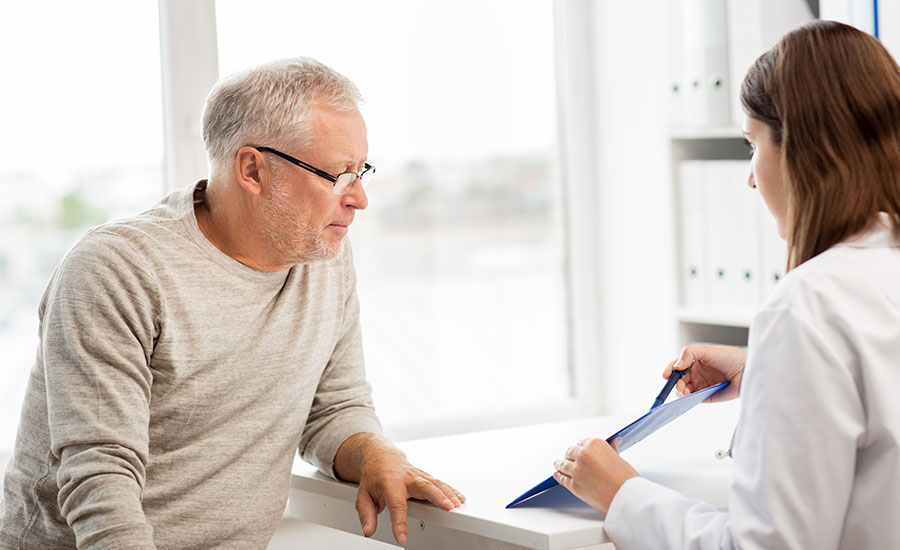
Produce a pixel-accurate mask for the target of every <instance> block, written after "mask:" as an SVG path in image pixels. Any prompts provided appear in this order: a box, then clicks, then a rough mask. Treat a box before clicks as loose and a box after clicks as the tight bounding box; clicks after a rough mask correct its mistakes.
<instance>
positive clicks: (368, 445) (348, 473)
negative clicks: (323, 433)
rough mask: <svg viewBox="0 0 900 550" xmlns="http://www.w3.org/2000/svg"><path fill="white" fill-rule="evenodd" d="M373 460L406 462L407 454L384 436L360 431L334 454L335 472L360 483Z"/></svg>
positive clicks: (339, 477) (344, 479)
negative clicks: (367, 466) (368, 464)
mask: <svg viewBox="0 0 900 550" xmlns="http://www.w3.org/2000/svg"><path fill="white" fill-rule="evenodd" d="M371 460H396V461H398V462H406V455H404V454H403V452H402V451H400V449H398V448H397V447H395V446H394V444H393V443H391V442H390V441H389V440H388V439H387V438H385V437H383V436H380V435H375V434H371V433H358V434H356V435H353V436H350V437H348V438H347V440H346V441H344V443H343V444H341V446H340V447H339V448H338V451H337V454H335V455H334V473H335V475H336V476H337V477H338V479H341V480H343V481H350V482H353V483H359V481H360V480H361V479H362V475H363V472H365V468H366V465H367V462H369V461H371Z"/></svg>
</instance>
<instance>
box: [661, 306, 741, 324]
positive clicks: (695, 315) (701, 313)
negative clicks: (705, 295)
mask: <svg viewBox="0 0 900 550" xmlns="http://www.w3.org/2000/svg"><path fill="white" fill-rule="evenodd" d="M753 315H754V311H753V310H747V311H710V310H703V309H694V308H679V309H678V320H679V321H681V322H684V323H699V324H703V325H721V326H726V327H738V328H748V327H749V326H750V321H751V320H752V319H753Z"/></svg>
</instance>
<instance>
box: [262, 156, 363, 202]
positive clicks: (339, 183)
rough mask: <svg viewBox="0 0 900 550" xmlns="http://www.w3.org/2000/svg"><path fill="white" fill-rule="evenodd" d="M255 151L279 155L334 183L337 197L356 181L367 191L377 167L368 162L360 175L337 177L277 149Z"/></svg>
mask: <svg viewBox="0 0 900 550" xmlns="http://www.w3.org/2000/svg"><path fill="white" fill-rule="evenodd" d="M254 149H256V150H257V151H264V152H266V153H272V154H273V155H278V156H279V157H281V158H283V159H284V160H286V161H288V162H290V163H291V164H296V165H297V166H299V167H300V168H303V169H304V170H306V171H308V172H312V173H313V174H315V175H317V176H319V177H321V178H325V179H327V180H328V181H330V182H331V183H332V186H331V192H332V193H334V194H335V195H340V194H342V193H343V192H344V190H346V189H347V188H348V187H350V185H351V184H353V182H355V181H356V180H359V182H360V183H361V184H362V186H363V189H365V187H366V186H367V185H369V182H370V181H372V176H373V175H375V167H374V166H372V165H371V164H369V163H368V162H367V163H365V164H364V165H363V169H362V171H361V172H358V173H357V172H344V173H343V174H338V175H336V176H335V175H332V174H329V173H328V172H326V171H325V170H319V169H318V168H316V167H315V166H313V165H311V164H306V163H305V162H303V161H302V160H299V159H295V158H294V157H292V156H290V155H288V154H287V153H282V152H281V151H279V150H277V149H272V148H271V147H254Z"/></svg>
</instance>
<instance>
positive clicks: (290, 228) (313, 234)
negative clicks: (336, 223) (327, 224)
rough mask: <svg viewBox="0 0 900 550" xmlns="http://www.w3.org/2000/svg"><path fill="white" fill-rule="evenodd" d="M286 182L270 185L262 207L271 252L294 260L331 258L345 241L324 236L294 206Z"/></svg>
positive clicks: (308, 260) (266, 236)
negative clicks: (331, 240)
mask: <svg viewBox="0 0 900 550" xmlns="http://www.w3.org/2000/svg"><path fill="white" fill-rule="evenodd" d="M284 185H285V184H284V183H282V182H279V183H276V184H275V185H273V186H272V187H271V189H270V193H271V196H270V197H269V200H268V201H266V202H265V203H263V208H262V235H263V239H264V240H265V241H266V243H267V244H268V245H269V247H270V248H271V250H272V253H273V254H275V255H277V256H279V257H280V258H283V259H284V260H287V262H288V263H294V264H305V263H310V262H315V261H319V260H329V259H331V258H334V257H336V256H337V255H338V254H340V252H341V247H342V244H343V241H337V242H335V243H332V242H329V241H328V240H326V239H324V238H322V236H321V235H320V234H319V232H318V231H316V229H315V228H314V227H313V226H312V225H311V224H310V223H309V221H308V220H306V219H305V218H303V217H302V216H300V215H299V214H298V213H297V212H296V211H294V209H293V208H292V207H291V199H290V197H289V196H288V194H287V192H286V191H285V188H284Z"/></svg>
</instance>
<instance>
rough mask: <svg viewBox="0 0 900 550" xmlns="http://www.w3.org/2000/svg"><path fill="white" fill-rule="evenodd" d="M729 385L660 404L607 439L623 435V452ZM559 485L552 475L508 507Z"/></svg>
mask: <svg viewBox="0 0 900 550" xmlns="http://www.w3.org/2000/svg"><path fill="white" fill-rule="evenodd" d="M727 385H728V382H722V383H721V384H716V385H715V386H710V387H708V388H704V389H702V390H700V391H698V392H694V393H692V394H690V395H686V396H684V397H682V398H680V399H675V400H674V401H670V402H669V403H666V404H664V405H660V406H659V407H656V408H655V409H651V410H650V412H648V413H647V414H645V415H644V416H642V417H640V418H638V419H637V420H635V421H634V422H632V423H631V424H629V425H627V426H625V427H624V428H622V429H621V430H619V431H617V432H616V433H614V434H612V435H611V436H609V437H607V438H606V441H612V440H613V439H615V438H617V437H621V438H622V442H621V443H619V452H620V453H621V452H623V451H627V450H628V449H630V448H631V447H632V446H633V445H635V444H636V443H638V442H640V441H641V440H643V439H644V438H645V437H647V436H648V435H650V434H652V433H653V432H655V431H656V430H658V429H660V428H662V427H663V426H665V425H666V424H668V423H669V422H671V421H673V420H675V419H676V418H678V417H679V416H681V415H683V414H684V413H686V412H688V411H689V410H691V409H692V408H694V407H695V406H696V405H699V404H700V403H701V402H703V401H704V400H705V399H706V398H708V397H709V396H711V395H712V394H714V393H716V392H717V391H719V390H721V389H722V388H724V387H725V386H727ZM557 485H559V483H558V482H557V481H556V480H555V479H553V476H550V477H548V478H547V479H545V480H544V481H542V482H540V483H538V484H537V485H535V486H534V487H532V488H531V489H528V490H527V491H525V492H524V493H522V495H521V496H519V497H518V498H517V499H516V500H514V501H512V502H510V503H509V504H507V505H506V507H507V508H512V507H513V506H515V505H517V504H519V503H521V502H523V501H525V500H528V499H530V498H531V497H533V496H536V495H539V494H541V493H543V492H544V491H546V490H547V489H552V488H553V487H556V486H557Z"/></svg>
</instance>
